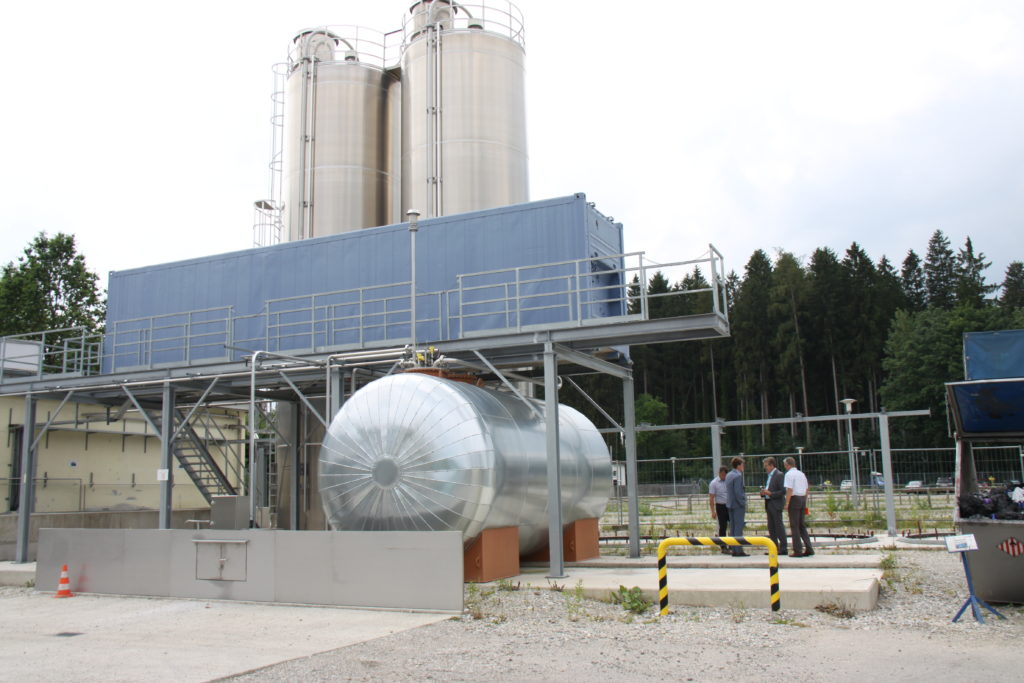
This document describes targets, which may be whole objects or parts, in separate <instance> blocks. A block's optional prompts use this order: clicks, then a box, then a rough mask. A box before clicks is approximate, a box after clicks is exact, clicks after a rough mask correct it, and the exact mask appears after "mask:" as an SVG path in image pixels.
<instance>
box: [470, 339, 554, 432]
mask: <svg viewBox="0 0 1024 683" xmlns="http://www.w3.org/2000/svg"><path fill="white" fill-rule="evenodd" d="M473 353H475V354H476V356H477V358H479V359H480V360H481V361H483V363H484V365H486V366H487V369H488V370H490V371H491V372H493V373H494V374H495V375H496V376H497V377H498V379H500V380H501V383H502V384H504V385H505V386H506V387H507V388H508V390H509V391H511V392H512V395H513V396H515V397H516V398H518V399H519V400H520V401H522V402H523V404H524V405H525V406H526V407H527V408H529V409H530V412H532V413H533V414H534V415H536V416H537V417H538V418H540V419H542V420H543V419H544V416H543V415H541V414H540V410H539V409H538V408H537V406H535V405H534V404H533V403H531V402H530V401H528V400H526V397H525V396H523V394H522V392H520V391H519V390H518V389H516V388H515V386H514V385H513V384H512V383H511V382H509V381H508V379H506V378H505V375H503V374H501V373H500V372H499V371H498V368H496V367H494V365H492V364H491V361H489V360H487V358H486V357H485V356H484V354H482V353H480V352H479V351H473ZM546 368H547V366H545V372H547V370H546ZM546 379H547V376H546V375H545V380H546ZM544 386H545V387H547V384H545V385H544ZM545 395H547V394H545Z"/></svg>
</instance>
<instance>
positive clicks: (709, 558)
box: [524, 549, 882, 570]
mask: <svg viewBox="0 0 1024 683" xmlns="http://www.w3.org/2000/svg"><path fill="white" fill-rule="evenodd" d="M747 552H748V553H750V552H751V551H750V549H747ZM667 561H668V566H669V568H670V569H671V568H673V567H680V568H693V569H736V568H743V569H749V568H753V567H767V566H768V555H766V554H764V553H758V552H757V551H754V552H753V553H752V554H751V555H750V557H732V556H728V555H723V554H721V553H716V554H714V555H706V554H702V555H695V554H689V555H687V554H683V553H672V552H670V553H669V555H668V557H667ZM524 566H527V567H534V568H536V567H543V568H545V569H546V568H547V565H546V564H543V563H532V564H529V565H524ZM565 566H566V567H594V568H604V569H608V568H641V567H654V568H657V566H658V558H657V557H655V556H653V555H647V556H644V557H622V556H614V555H609V556H606V557H597V558H594V559H591V560H585V561H582V562H567V563H565ZM881 566H882V554H881V553H857V554H855V555H831V554H830V555H824V554H822V553H815V554H814V555H812V556H811V557H789V556H788V555H781V556H779V569H780V570H782V569H783V568H786V569H788V568H793V569H879V568H881Z"/></svg>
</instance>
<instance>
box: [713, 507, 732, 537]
mask: <svg viewBox="0 0 1024 683" xmlns="http://www.w3.org/2000/svg"><path fill="white" fill-rule="evenodd" d="M715 512H716V513H717V514H718V535H719V536H728V535H729V534H728V533H726V532H727V531H729V506H728V505H722V504H721V503H715Z"/></svg>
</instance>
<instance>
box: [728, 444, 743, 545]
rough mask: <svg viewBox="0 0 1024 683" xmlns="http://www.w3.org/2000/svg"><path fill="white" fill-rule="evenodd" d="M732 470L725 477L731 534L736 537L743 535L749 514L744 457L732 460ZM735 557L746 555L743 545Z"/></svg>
mask: <svg viewBox="0 0 1024 683" xmlns="http://www.w3.org/2000/svg"><path fill="white" fill-rule="evenodd" d="M731 463H732V471H731V472H729V474H728V475H726V477H725V488H726V491H727V492H728V496H729V534H730V535H731V536H733V537H734V538H740V537H742V536H743V523H744V521H745V518H746V516H747V492H746V491H745V490H744V489H743V458H740V457H735V458H733V459H732V461H731ZM732 555H733V557H746V556H747V554H746V553H745V552H743V547H742V546H736V547H734V548H733V551H732Z"/></svg>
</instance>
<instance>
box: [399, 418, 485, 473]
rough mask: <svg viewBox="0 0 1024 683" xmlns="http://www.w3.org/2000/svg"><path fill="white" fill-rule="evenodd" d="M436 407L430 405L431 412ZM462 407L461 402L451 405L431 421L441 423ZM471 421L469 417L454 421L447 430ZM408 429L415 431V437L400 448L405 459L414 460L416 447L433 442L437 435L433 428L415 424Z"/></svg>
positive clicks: (434, 423) (416, 451)
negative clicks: (421, 427) (424, 427)
mask: <svg viewBox="0 0 1024 683" xmlns="http://www.w3.org/2000/svg"><path fill="white" fill-rule="evenodd" d="M436 408H437V406H436V405H435V406H432V407H431V412H432V411H433V410H434V409H436ZM462 408H463V405H462V404H458V405H456V406H454V407H452V408H451V409H450V410H448V411H447V412H445V413H443V414H442V415H439V416H437V417H436V419H435V420H434V421H433V425H440V424H443V423H444V421H445V420H446V419H448V417H449V416H450V415H457V414H458V413H459V412H460V411H461V409H462ZM428 414H429V413H428ZM471 421H472V420H471V419H464V420H461V421H459V422H457V423H455V424H454V425H451V426H450V427H449V431H451V430H452V429H454V428H456V427H458V426H459V425H463V424H466V423H467V422H471ZM408 429H409V431H412V432H413V433H415V434H416V437H415V439H412V440H410V441H408V442H406V443H404V444H402V448H401V450H402V454H403V456H404V457H405V458H406V459H410V460H414V459H415V457H416V455H417V454H418V449H420V448H422V447H425V446H427V445H430V444H431V443H433V442H434V441H435V440H436V438H437V435H436V434H434V430H431V429H419V428H418V426H417V425H409V427H408ZM413 430H415V431H413ZM445 433H447V432H445Z"/></svg>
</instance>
